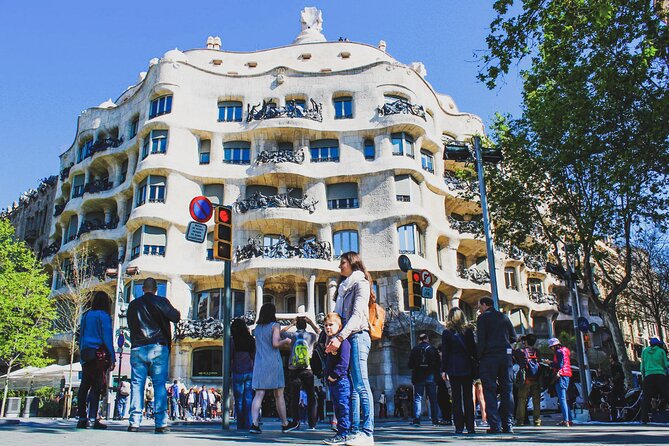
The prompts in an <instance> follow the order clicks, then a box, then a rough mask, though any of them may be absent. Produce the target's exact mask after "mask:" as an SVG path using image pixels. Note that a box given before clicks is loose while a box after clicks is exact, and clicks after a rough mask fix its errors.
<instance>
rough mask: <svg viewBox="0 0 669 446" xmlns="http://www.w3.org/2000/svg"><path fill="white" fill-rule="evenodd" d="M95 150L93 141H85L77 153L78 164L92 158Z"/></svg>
mask: <svg viewBox="0 0 669 446" xmlns="http://www.w3.org/2000/svg"><path fill="white" fill-rule="evenodd" d="M92 148H93V139H92V138H91V139H89V140H87V141H84V142H83V143H81V145H80V146H79V150H78V151H77V162H78V163H79V162H81V161H83V160H85V159H86V158H88V157H89V156H91V149H92Z"/></svg>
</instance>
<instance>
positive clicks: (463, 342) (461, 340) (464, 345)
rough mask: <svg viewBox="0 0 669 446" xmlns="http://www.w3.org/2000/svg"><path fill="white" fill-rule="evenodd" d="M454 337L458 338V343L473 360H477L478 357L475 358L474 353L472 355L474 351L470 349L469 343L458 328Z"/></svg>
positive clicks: (454, 332)
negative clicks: (467, 343) (466, 342)
mask: <svg viewBox="0 0 669 446" xmlns="http://www.w3.org/2000/svg"><path fill="white" fill-rule="evenodd" d="M453 337H454V338H455V339H457V340H458V343H459V344H460V346H462V348H463V349H464V350H465V352H466V353H467V354H468V355H469V357H470V358H471V360H472V361H474V362H476V359H475V358H474V355H472V352H470V351H469V349H468V348H467V345H466V344H465V341H464V339H463V336H462V334H461V333H460V332H459V331H458V330H453Z"/></svg>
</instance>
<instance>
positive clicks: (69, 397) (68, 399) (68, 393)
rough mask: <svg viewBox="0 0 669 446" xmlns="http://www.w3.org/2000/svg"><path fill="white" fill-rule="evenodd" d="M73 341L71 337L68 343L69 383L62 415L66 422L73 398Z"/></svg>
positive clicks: (74, 339) (73, 338) (74, 345)
mask: <svg viewBox="0 0 669 446" xmlns="http://www.w3.org/2000/svg"><path fill="white" fill-rule="evenodd" d="M75 341H76V338H75V336H74V335H72V341H70V370H69V375H68V376H69V383H68V386H67V396H68V397H67V398H66V399H65V402H66V404H65V413H64V414H63V419H64V420H67V419H68V418H70V412H72V400H73V399H74V398H72V361H73V360H74V348H75V347H76V344H75ZM78 404H81V402H79V403H78ZM84 404H86V402H85V401H84Z"/></svg>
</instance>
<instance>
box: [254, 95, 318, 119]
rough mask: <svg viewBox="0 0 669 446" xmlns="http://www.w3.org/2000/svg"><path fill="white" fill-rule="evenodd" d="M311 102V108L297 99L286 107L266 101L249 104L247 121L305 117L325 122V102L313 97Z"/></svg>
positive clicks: (289, 102)
mask: <svg viewBox="0 0 669 446" xmlns="http://www.w3.org/2000/svg"><path fill="white" fill-rule="evenodd" d="M310 102H311V107H310V108H307V107H306V105H302V104H299V103H297V102H295V101H288V103H287V104H286V106H285V107H277V106H276V105H275V104H274V103H272V102H266V101H263V103H262V104H258V105H254V106H251V104H248V106H247V109H246V122H251V121H262V120H263V119H274V118H304V119H311V120H312V121H318V122H323V104H320V103H317V102H316V101H314V100H313V99H310Z"/></svg>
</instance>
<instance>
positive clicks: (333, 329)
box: [323, 313, 351, 445]
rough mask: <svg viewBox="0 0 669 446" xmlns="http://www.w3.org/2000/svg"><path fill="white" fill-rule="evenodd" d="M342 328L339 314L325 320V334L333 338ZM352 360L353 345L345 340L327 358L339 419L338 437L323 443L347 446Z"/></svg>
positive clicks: (333, 314)
mask: <svg viewBox="0 0 669 446" xmlns="http://www.w3.org/2000/svg"><path fill="white" fill-rule="evenodd" d="M341 328H342V321H341V317H340V316H339V315H338V314H337V313H329V314H328V315H327V316H326V318H325V334H327V336H328V338H330V339H331V338H333V337H335V336H337V334H339V331H340V330H341ZM350 359H351V344H350V343H349V341H348V339H344V340H343V341H342V343H341V346H340V347H339V350H337V351H336V352H335V353H334V354H333V353H328V354H327V355H326V356H325V376H326V377H327V381H328V387H329V388H330V395H331V397H332V405H333V406H334V411H335V416H336V417H337V435H335V436H334V437H332V438H329V439H327V440H323V443H325V444H330V445H345V444H346V440H347V438H346V436H347V435H348V432H349V429H350V428H351V420H350V418H349V409H350V406H351V382H350V381H349V378H348V364H349V361H350Z"/></svg>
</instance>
